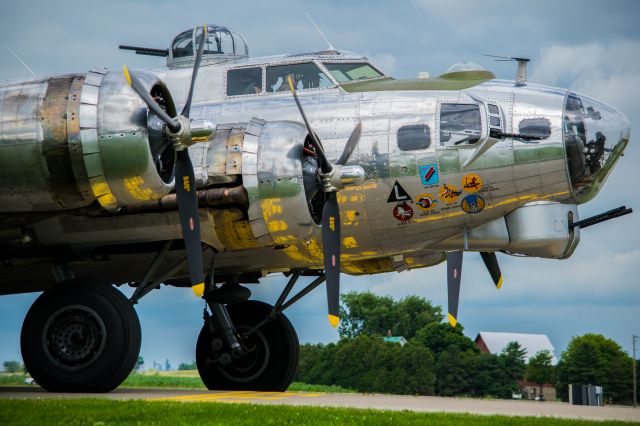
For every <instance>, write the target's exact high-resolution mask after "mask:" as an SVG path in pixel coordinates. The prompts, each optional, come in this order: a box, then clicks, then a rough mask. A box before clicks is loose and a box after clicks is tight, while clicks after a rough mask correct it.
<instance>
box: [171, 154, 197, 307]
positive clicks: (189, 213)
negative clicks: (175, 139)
mask: <svg viewBox="0 0 640 426" xmlns="http://www.w3.org/2000/svg"><path fill="white" fill-rule="evenodd" d="M175 176H176V181H175V182H176V197H177V201H178V213H179V214H180V225H181V227H182V237H183V238H184V246H185V249H186V250H187V260H188V261H189V276H190V277H191V289H192V290H193V292H194V294H195V295H196V296H198V297H201V296H202V294H203V293H204V272H203V265H202V245H201V242H200V217H199V215H198V198H197V196H196V182H195V176H194V173H193V165H192V164H191V159H190V158H189V152H188V150H186V149H184V150H181V151H177V152H176V166H175Z"/></svg>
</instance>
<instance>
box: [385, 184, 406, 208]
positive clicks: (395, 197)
mask: <svg viewBox="0 0 640 426" xmlns="http://www.w3.org/2000/svg"><path fill="white" fill-rule="evenodd" d="M410 200H412V198H411V196H410V195H409V194H408V193H407V191H405V190H404V188H403V187H402V186H400V184H399V183H398V181H396V183H394V184H393V188H391V194H389V198H387V203H404V202H406V201H410Z"/></svg>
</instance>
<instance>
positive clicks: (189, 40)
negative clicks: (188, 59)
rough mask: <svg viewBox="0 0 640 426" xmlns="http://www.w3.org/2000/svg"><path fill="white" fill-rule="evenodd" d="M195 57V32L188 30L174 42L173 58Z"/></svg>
mask: <svg viewBox="0 0 640 426" xmlns="http://www.w3.org/2000/svg"><path fill="white" fill-rule="evenodd" d="M193 55H194V53H193V30H188V31H185V32H183V33H181V34H179V35H178V36H177V37H176V38H175V39H174V40H173V57H174V58H182V57H185V56H193Z"/></svg>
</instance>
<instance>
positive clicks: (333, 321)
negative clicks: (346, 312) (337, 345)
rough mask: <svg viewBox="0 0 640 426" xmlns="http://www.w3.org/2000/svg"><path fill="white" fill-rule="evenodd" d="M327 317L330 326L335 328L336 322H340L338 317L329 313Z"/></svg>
mask: <svg viewBox="0 0 640 426" xmlns="http://www.w3.org/2000/svg"><path fill="white" fill-rule="evenodd" d="M328 317H329V324H331V327H333V328H336V327H337V326H338V324H340V317H337V316H335V315H331V314H329V315H328Z"/></svg>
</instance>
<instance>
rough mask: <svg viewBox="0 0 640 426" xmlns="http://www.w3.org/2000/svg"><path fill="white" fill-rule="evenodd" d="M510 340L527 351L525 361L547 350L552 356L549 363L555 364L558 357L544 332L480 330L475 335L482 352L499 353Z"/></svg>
mask: <svg viewBox="0 0 640 426" xmlns="http://www.w3.org/2000/svg"><path fill="white" fill-rule="evenodd" d="M510 342H518V343H519V344H520V346H521V347H522V348H523V349H525V350H526V351H527V354H526V355H525V357H526V359H527V362H529V358H531V357H532V356H534V355H535V354H537V353H538V352H540V351H543V350H548V351H549V352H551V355H552V356H553V358H552V359H551V363H552V364H553V365H556V364H557V363H558V359H557V358H556V355H555V348H554V347H553V345H552V344H551V341H550V340H549V338H548V337H547V335H546V334H526V333H496V332H492V331H481V332H480V333H478V336H477V337H476V345H477V346H478V348H479V349H480V350H481V351H482V352H488V353H491V354H494V355H500V352H502V350H503V349H504V347H505V346H507V345H508V344H509V343H510Z"/></svg>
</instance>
